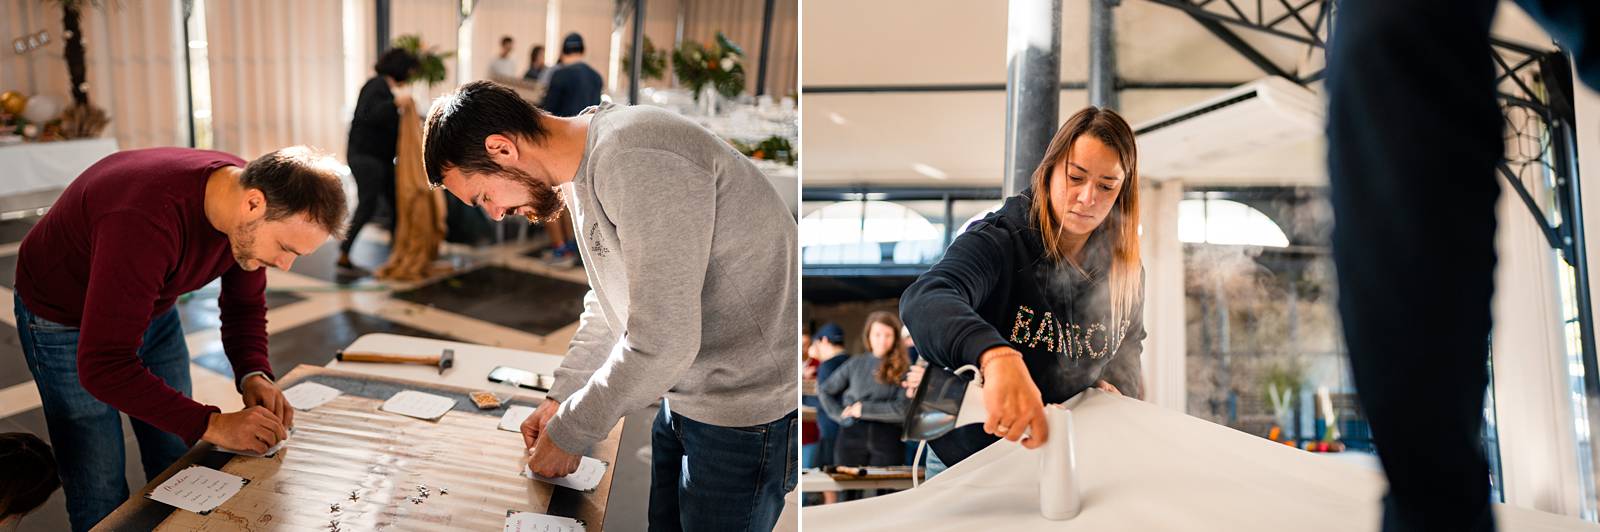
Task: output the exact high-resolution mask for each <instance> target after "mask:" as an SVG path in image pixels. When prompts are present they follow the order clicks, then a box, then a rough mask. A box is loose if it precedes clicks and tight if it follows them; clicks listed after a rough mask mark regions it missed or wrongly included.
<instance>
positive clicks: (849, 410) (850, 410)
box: [840, 402, 861, 418]
mask: <svg viewBox="0 0 1600 532" xmlns="http://www.w3.org/2000/svg"><path fill="white" fill-rule="evenodd" d="M840 416H842V417H854V418H859V417H861V403H860V402H857V403H856V404H853V405H850V406H847V407H844V412H842V413H840Z"/></svg>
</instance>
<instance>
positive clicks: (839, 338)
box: [805, 322, 850, 504]
mask: <svg viewBox="0 0 1600 532" xmlns="http://www.w3.org/2000/svg"><path fill="white" fill-rule="evenodd" d="M811 359H812V360H814V361H816V362H817V383H818V385H817V388H818V389H819V390H818V393H819V395H820V392H821V390H820V388H821V387H822V386H821V383H824V382H827V381H828V378H829V377H832V376H833V374H834V372H836V371H838V370H839V367H840V366H843V365H844V363H845V362H847V361H849V360H850V353H848V352H846V351H845V348H844V328H842V327H840V326H839V324H837V323H831V322H830V323H826V324H823V326H822V327H821V328H819V329H817V334H816V335H814V336H813V337H812V341H811ZM815 406H817V407H818V411H817V444H816V445H815V446H813V448H812V451H811V454H808V455H806V456H805V459H806V467H823V466H828V465H833V464H834V461H833V454H834V450H833V449H834V446H835V445H836V444H837V443H838V439H839V422H838V421H834V419H833V418H832V417H829V416H828V413H827V411H826V410H824V409H822V408H821V406H822V403H821V401H820V400H817V401H816V405H815ZM822 502H823V503H824V504H833V503H835V502H839V492H837V491H826V492H823V493H822Z"/></svg>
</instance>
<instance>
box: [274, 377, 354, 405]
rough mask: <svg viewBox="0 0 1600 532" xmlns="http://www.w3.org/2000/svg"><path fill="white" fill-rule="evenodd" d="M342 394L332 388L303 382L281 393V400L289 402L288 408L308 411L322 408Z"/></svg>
mask: <svg viewBox="0 0 1600 532" xmlns="http://www.w3.org/2000/svg"><path fill="white" fill-rule="evenodd" d="M343 393H344V392H341V391H339V390H338V389H336V388H334V387H332V386H325V385H321V384H317V383H315V382H303V383H300V384H296V385H294V387H293V388H289V389H287V390H284V391H283V398H284V399H287V400H289V406H292V407H294V409H295V410H310V409H313V408H316V407H319V406H322V405H323V404H324V403H327V402H328V401H332V400H333V398H335V397H338V396H339V395H340V394H343Z"/></svg>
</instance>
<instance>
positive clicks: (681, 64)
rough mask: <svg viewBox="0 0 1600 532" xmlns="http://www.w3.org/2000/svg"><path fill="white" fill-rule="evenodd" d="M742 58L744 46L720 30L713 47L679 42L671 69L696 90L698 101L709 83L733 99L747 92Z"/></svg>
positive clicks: (692, 90) (695, 94)
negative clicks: (740, 45) (729, 38)
mask: <svg viewBox="0 0 1600 532" xmlns="http://www.w3.org/2000/svg"><path fill="white" fill-rule="evenodd" d="M743 60H744V49H742V48H739V45H737V44H734V42H733V41H730V40H728V36H727V35H723V34H722V32H720V31H719V32H717V39H716V42H715V43H714V44H712V45H710V46H707V45H704V44H701V43H698V42H695V41H686V42H684V43H683V44H681V45H679V46H678V49H677V50H674V51H673V52H672V71H673V72H674V73H676V74H677V75H678V81H680V82H682V83H683V84H684V85H686V86H688V87H689V90H690V92H693V93H694V99H695V100H696V101H699V100H700V92H701V91H700V89H701V88H703V87H707V86H710V87H712V88H714V89H715V90H716V91H717V93H718V94H721V95H722V96H723V97H725V98H733V97H735V96H738V95H739V93H740V92H743V91H744V65H743V64H742V63H743Z"/></svg>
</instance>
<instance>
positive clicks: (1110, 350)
mask: <svg viewBox="0 0 1600 532" xmlns="http://www.w3.org/2000/svg"><path fill="white" fill-rule="evenodd" d="M1032 202H1033V193H1032V191H1031V190H1027V191H1023V192H1022V193H1021V194H1018V195H1016V196H1013V197H1011V198H1007V199H1006V202H1005V204H1004V205H1003V206H1002V207H1001V208H1000V210H998V211H995V213H994V214H991V215H989V216H987V217H985V218H984V219H982V220H979V221H977V222H974V223H973V224H972V226H971V227H969V228H968V229H967V231H966V232H965V233H962V234H961V236H959V237H957V238H956V240H955V242H952V243H951V244H950V249H948V250H946V251H945V255H944V258H943V259H941V260H940V261H939V263H938V264H935V265H934V266H933V267H932V268H930V269H929V270H928V271H927V273H924V274H922V276H921V277H919V278H918V279H917V281H916V282H915V283H912V284H911V286H910V287H909V288H907V289H906V292H905V294H904V295H902V296H901V298H900V317H901V319H902V320H904V321H905V324H906V326H907V327H908V328H910V329H911V337H912V338H915V339H916V342H917V347H918V350H919V351H920V352H921V355H922V356H924V357H926V358H927V359H928V361H929V364H930V365H931V366H932V367H942V368H944V369H945V370H949V371H953V370H955V369H956V368H959V367H961V366H964V365H967V364H971V365H973V366H978V359H979V357H980V355H982V354H983V352H984V351H985V350H988V349H989V348H991V347H998V346H1006V345H1009V346H1011V347H1012V348H1013V349H1016V350H1017V351H1018V352H1021V353H1022V361H1023V363H1024V364H1025V365H1026V366H1027V367H1028V373H1029V375H1031V376H1032V377H1033V382H1034V384H1035V385H1037V386H1038V387H1039V393H1040V395H1041V396H1042V398H1043V399H1044V402H1045V403H1046V404H1050V403H1060V402H1063V401H1066V400H1067V399H1068V398H1071V397H1072V396H1074V395H1077V394H1078V392H1081V391H1083V390H1085V389H1087V388H1089V387H1092V386H1094V384H1095V382H1096V381H1099V380H1101V379H1104V380H1106V381H1107V382H1110V383H1111V384H1112V385H1113V386H1116V387H1117V389H1118V390H1119V391H1121V392H1122V394H1123V395H1126V396H1129V397H1134V398H1141V397H1143V395H1144V390H1143V389H1141V386H1140V375H1139V353H1140V351H1141V350H1142V345H1141V344H1142V342H1143V341H1144V337H1145V332H1144V323H1143V320H1142V318H1141V314H1142V313H1143V307H1144V301H1143V294H1140V296H1139V298H1138V299H1137V300H1135V301H1134V302H1133V303H1134V304H1133V306H1132V308H1131V309H1130V311H1129V313H1128V316H1127V317H1125V318H1124V319H1123V320H1122V323H1120V324H1112V323H1111V298H1110V289H1109V286H1108V285H1109V283H1108V272H1109V270H1110V265H1111V249H1110V243H1109V242H1108V241H1107V240H1106V238H1105V237H1103V236H1102V235H1101V232H1100V231H1096V232H1095V233H1094V234H1093V235H1091V236H1090V238H1089V242H1088V243H1086V244H1085V246H1086V249H1085V251H1084V259H1083V265H1082V266H1083V272H1080V271H1079V270H1078V269H1077V268H1074V267H1072V266H1070V265H1067V264H1066V263H1065V262H1063V263H1060V264H1057V263H1055V262H1054V261H1052V260H1050V258H1049V256H1047V255H1046V254H1045V249H1044V241H1043V239H1041V238H1040V234H1039V229H1038V225H1037V224H1035V223H1033V221H1032V218H1033V215H1032V213H1031V212H1030V206H1031V204H1032ZM1084 272H1087V275H1085V273H1084ZM932 370H933V369H932V368H930V371H932ZM973 432H975V434H973ZM940 439H941V440H947V439H949V440H957V441H959V442H960V444H959V445H957V444H955V443H954V442H939V441H937V440H936V441H935V442H932V445H933V447H934V449H935V452H937V453H938V454H939V457H940V458H941V459H943V460H944V461H945V462H946V463H948V464H954V463H955V462H958V461H960V460H961V459H962V458H965V457H966V456H967V455H970V454H971V453H973V452H977V451H978V450H979V449H982V448H983V447H985V446H987V445H988V444H989V443H993V442H994V441H995V440H996V439H997V438H995V437H994V436H990V435H988V434H984V433H983V432H982V426H978V425H974V426H969V427H964V428H962V429H958V430H956V431H954V432H952V433H951V434H950V435H947V436H945V437H944V438H940ZM940 443H944V444H945V445H940ZM946 449H948V450H946ZM947 454H948V455H950V456H947Z"/></svg>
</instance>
